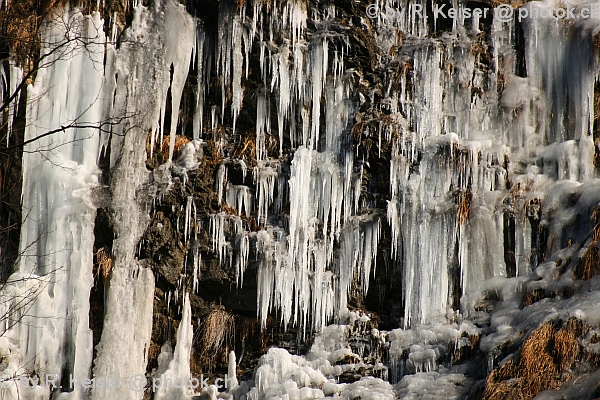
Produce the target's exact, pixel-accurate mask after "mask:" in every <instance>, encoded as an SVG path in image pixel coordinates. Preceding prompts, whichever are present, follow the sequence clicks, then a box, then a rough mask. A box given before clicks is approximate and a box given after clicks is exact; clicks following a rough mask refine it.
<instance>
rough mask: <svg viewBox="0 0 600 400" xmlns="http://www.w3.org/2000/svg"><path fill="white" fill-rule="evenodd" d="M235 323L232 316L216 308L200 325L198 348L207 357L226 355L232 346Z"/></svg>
mask: <svg viewBox="0 0 600 400" xmlns="http://www.w3.org/2000/svg"><path fill="white" fill-rule="evenodd" d="M234 334H235V321H234V318H233V315H231V314H230V313H229V312H227V311H226V310H224V309H222V308H216V309H214V310H212V311H211V312H210V314H208V315H207V316H206V317H205V318H204V320H203V321H202V323H201V324H200V346H201V348H202V352H203V353H204V354H206V355H207V356H208V357H211V358H214V359H216V357H217V356H218V355H223V354H225V355H227V354H229V350H231V348H232V346H233V339H234Z"/></svg>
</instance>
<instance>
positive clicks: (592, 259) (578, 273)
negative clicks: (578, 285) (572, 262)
mask: <svg viewBox="0 0 600 400" xmlns="http://www.w3.org/2000/svg"><path fill="white" fill-rule="evenodd" d="M599 273H600V254H599V252H598V242H597V241H593V242H592V243H590V245H589V247H588V249H587V250H586V252H585V254H584V255H583V257H582V258H581V259H580V260H579V262H578V263H577V266H576V267H575V271H574V275H575V277H576V278H578V279H582V280H584V281H586V280H588V279H590V278H593V277H594V276H596V275H598V274H599Z"/></svg>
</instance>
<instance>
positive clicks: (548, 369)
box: [483, 318, 583, 400]
mask: <svg viewBox="0 0 600 400" xmlns="http://www.w3.org/2000/svg"><path fill="white" fill-rule="evenodd" d="M582 334H583V323H582V322H581V321H580V320H578V319H576V318H571V319H569V320H568V321H566V322H565V323H564V324H562V326H561V327H560V328H557V326H556V324H555V323H554V322H553V321H548V322H546V323H544V324H542V325H541V326H540V327H539V328H537V329H536V330H534V331H533V332H532V333H531V334H530V335H529V337H528V338H527V340H526V341H525V342H524V343H523V347H522V348H521V350H520V352H519V353H517V354H516V355H515V356H514V357H513V358H512V359H510V360H509V361H507V362H506V363H505V364H504V365H502V366H501V367H498V368H496V369H494V370H493V371H492V373H491V374H490V375H489V376H488V378H487V381H486V384H485V392H484V395H483V398H484V399H486V400H504V399H531V398H533V397H535V396H537V395H538V394H539V393H541V392H542V391H544V390H548V389H550V390H556V389H559V388H560V387H561V385H562V383H563V382H565V381H566V380H569V379H571V378H572V374H571V371H570V369H571V367H572V366H573V364H574V362H575V361H576V360H578V359H579V357H580V355H581V351H582V348H581V345H580V344H579V340H578V338H580V337H581V336H582Z"/></svg>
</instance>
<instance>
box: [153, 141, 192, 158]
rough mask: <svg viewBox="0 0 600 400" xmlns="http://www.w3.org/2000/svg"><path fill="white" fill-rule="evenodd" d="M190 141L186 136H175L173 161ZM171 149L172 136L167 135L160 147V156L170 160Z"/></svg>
mask: <svg viewBox="0 0 600 400" xmlns="http://www.w3.org/2000/svg"><path fill="white" fill-rule="evenodd" d="M189 142H190V139H188V138H186V137H185V136H179V135H176V136H175V145H174V146H173V147H174V148H173V159H175V158H177V156H178V155H179V153H180V152H181V149H182V148H183V146H185V145H186V144H188V143H189ZM170 148H171V135H167V136H165V137H164V138H163V141H162V144H161V146H160V154H161V155H162V156H163V159H165V160H168V159H169V150H170Z"/></svg>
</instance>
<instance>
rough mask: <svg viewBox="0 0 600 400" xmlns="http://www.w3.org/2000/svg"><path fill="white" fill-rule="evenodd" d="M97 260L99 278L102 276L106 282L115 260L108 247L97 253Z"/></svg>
mask: <svg viewBox="0 0 600 400" xmlns="http://www.w3.org/2000/svg"><path fill="white" fill-rule="evenodd" d="M96 260H97V262H96V274H97V276H102V278H103V279H104V281H107V280H108V278H109V277H110V273H111V271H112V267H113V260H112V257H111V256H110V254H109V253H108V249H107V248H106V247H103V248H101V249H100V250H98V252H96Z"/></svg>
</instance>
